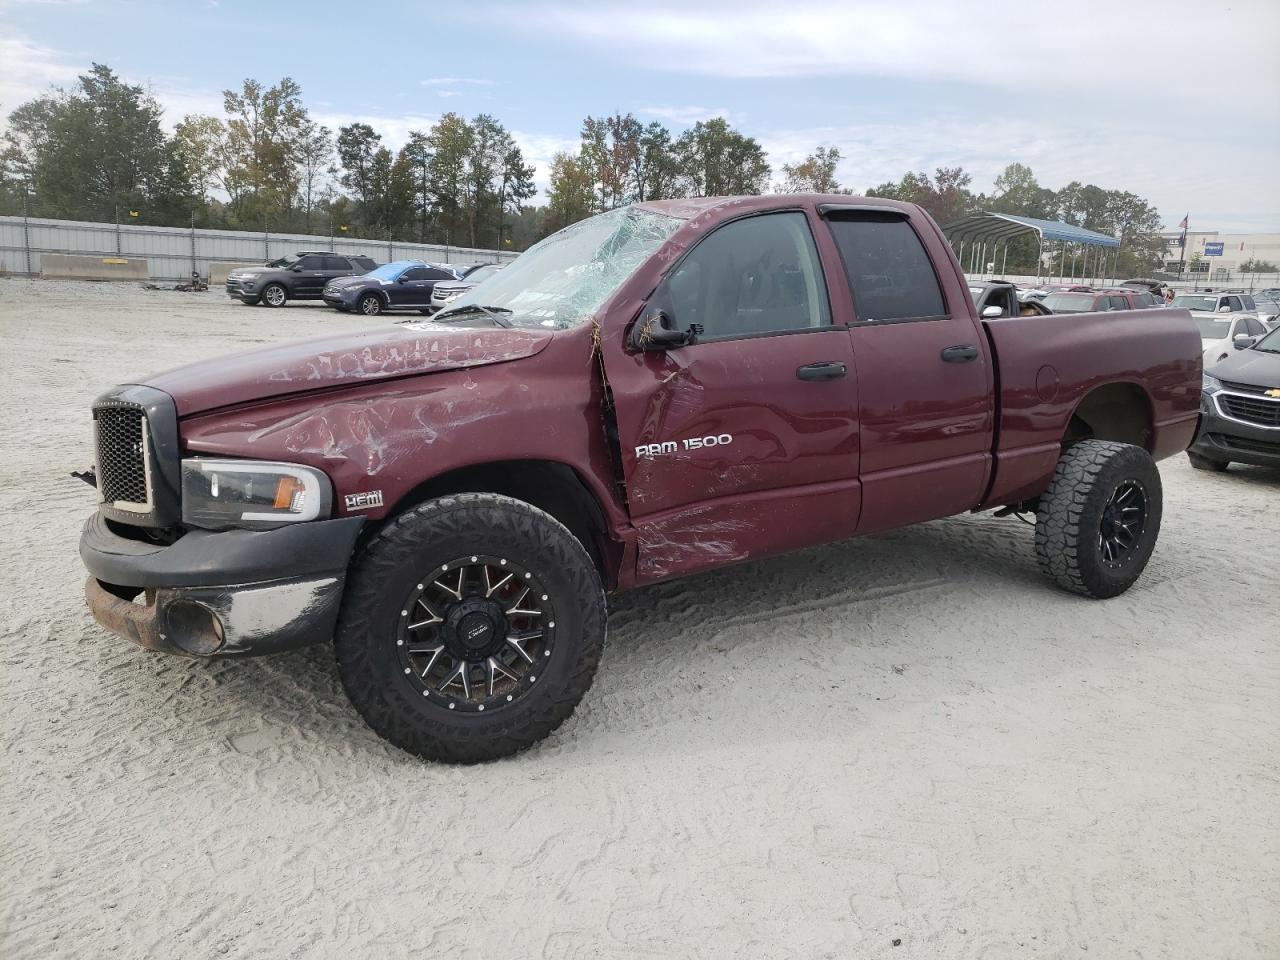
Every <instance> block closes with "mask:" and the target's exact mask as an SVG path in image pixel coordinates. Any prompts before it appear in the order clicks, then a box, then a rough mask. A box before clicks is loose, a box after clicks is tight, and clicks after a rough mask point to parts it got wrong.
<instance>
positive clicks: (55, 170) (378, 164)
mask: <svg viewBox="0 0 1280 960" xmlns="http://www.w3.org/2000/svg"><path fill="white" fill-rule="evenodd" d="M162 120H163V108H162V107H161V106H160V104H159V102H158V101H156V99H155V98H154V97H152V96H151V95H150V94H149V93H148V92H147V91H146V90H145V89H144V88H143V87H141V86H137V85H131V84H128V83H126V82H124V81H123V80H122V79H121V78H120V77H119V76H118V75H116V73H115V72H114V71H112V70H111V69H110V67H108V66H105V65H102V64H94V65H93V66H92V68H91V69H90V70H89V72H88V73H86V74H85V75H83V76H81V77H80V78H79V80H78V82H77V83H76V85H75V86H73V87H71V88H70V89H55V90H53V91H51V92H50V93H48V94H46V95H45V96H42V97H38V98H36V99H35V100H32V101H30V102H28V103H25V104H22V105H21V106H19V107H18V108H17V109H16V110H14V111H13V112H12V113H11V114H10V116H9V128H8V130H7V132H6V134H5V137H4V143H3V148H2V149H0V210H3V212H5V213H9V214H12V213H17V212H19V211H20V210H21V209H22V205H23V202H24V198H25V201H26V203H27V207H28V209H29V212H30V213H31V214H32V215H37V216H48V217H56V218H62V219H76V220H98V221H110V220H111V219H112V218H113V217H114V216H116V215H117V212H118V211H139V212H140V213H141V214H142V216H141V219H142V222H145V223H150V224H157V225H185V224H187V223H189V222H191V221H192V219H193V218H194V220H195V222H196V223H197V224H198V225H199V226H204V227H219V228H225V229H242V230H262V229H270V230H272V231H274V232H279V233H284V232H299V233H326V234H330V235H333V234H337V235H347V236H355V237H372V238H377V239H387V238H388V237H390V238H393V239H397V240H407V241H417V242H421V243H437V244H449V245H452V246H471V247H486V248H499V249H513V250H522V249H525V248H526V247H528V246H529V245H530V244H532V243H533V242H535V241H537V240H538V239H540V238H541V237H543V236H545V235H547V234H549V233H551V232H553V231H555V230H558V229H561V228H562V227H564V226H567V225H568V224H570V223H574V222H575V221H577V220H581V219H583V218H585V217H588V216H591V215H593V214H595V213H599V212H602V211H605V210H610V209H613V208H615V207H618V206H621V205H623V204H627V203H632V202H638V201H645V200H656V199H671V198H679V197H700V196H722V195H726V194H759V193H765V192H768V191H771V190H772V191H775V192H820V193H852V192H853V191H852V190H850V189H849V188H847V187H844V186H842V185H841V184H840V182H839V180H838V179H837V175H836V170H837V167H838V166H839V164H840V160H841V159H842V158H841V154H840V151H839V149H838V148H836V147H834V146H819V147H818V148H817V149H815V150H814V151H813V152H812V153H810V154H809V155H808V156H806V157H805V158H804V159H803V160H801V161H799V162H796V163H786V164H783V165H782V167H781V169H780V171H779V174H780V176H779V177H778V178H777V179H776V180H775V177H774V169H773V167H772V166H771V165H770V163H769V160H768V157H767V155H766V153H765V151H764V148H763V147H762V146H761V145H760V143H759V142H758V141H757V140H756V139H755V138H753V137H750V136H747V135H746V134H744V133H742V132H741V131H738V130H735V129H734V128H733V127H732V126H731V125H730V124H729V123H728V121H727V120H725V119H724V118H722V117H715V118H712V119H709V120H702V121H698V122H697V123H695V124H694V125H693V126H692V127H690V128H689V129H687V130H685V131H684V132H683V133H680V134H679V135H678V136H674V135H673V134H672V133H671V131H670V130H668V129H667V128H666V127H665V126H663V125H662V124H661V123H657V122H651V123H648V124H643V123H641V122H640V121H639V120H637V119H636V118H635V117H634V116H633V115H632V114H630V113H626V114H623V113H615V114H613V115H611V116H603V117H587V118H586V119H585V120H584V121H583V124H582V129H581V132H580V137H579V145H578V148H577V150H576V151H574V152H569V151H563V152H559V153H557V154H555V156H554V157H553V158H552V160H551V165H550V169H549V171H548V181H549V182H548V189H547V195H546V198H545V202H543V203H542V204H534V203H532V202H531V201H533V199H534V197H535V195H536V193H537V189H536V187H535V185H534V175H535V173H536V171H535V170H534V168H533V167H532V166H531V165H529V164H528V163H527V162H526V161H525V158H524V155H523V154H522V152H521V150H520V147H519V145H518V144H517V143H516V142H515V139H514V138H513V136H512V135H511V133H510V132H509V131H508V130H507V129H506V128H505V127H504V126H503V125H502V123H501V122H500V121H499V120H498V119H497V118H495V117H493V116H491V115H489V114H485V113H481V114H478V115H476V116H474V117H472V118H470V119H467V118H465V117H463V116H461V115H460V114H457V113H446V114H444V115H443V116H442V117H440V119H439V120H437V121H436V122H435V123H434V124H432V125H431V126H430V127H429V128H428V129H426V130H413V131H410V133H409V135H408V137H407V139H406V141H405V143H404V145H403V146H402V147H400V148H399V149H396V150H393V149H392V147H391V146H389V145H387V144H385V143H384V142H383V139H382V137H381V135H380V134H379V133H378V132H377V131H375V130H374V129H373V128H372V127H371V126H370V125H368V124H365V123H359V122H356V123H351V124H348V125H345V126H339V127H338V129H337V130H336V131H334V130H331V129H330V128H328V127H327V126H324V125H323V124H321V123H318V122H317V121H316V120H315V119H313V118H312V117H311V115H310V112H309V111H308V109H307V107H306V105H305V104H304V102H303V99H302V90H301V88H300V87H299V85H298V84H297V83H296V82H295V81H293V80H292V79H290V78H288V77H285V78H283V79H282V80H280V81H279V82H278V83H276V84H274V85H272V86H266V85H264V84H262V83H260V82H259V81H257V80H253V79H247V80H245V81H244V82H243V83H242V84H241V86H240V87H239V88H238V89H234V90H226V91H224V92H223V111H222V113H221V114H220V115H200V114H194V115H188V116H186V117H183V118H182V120H181V121H179V122H178V123H177V124H176V126H175V128H174V131H173V133H172V134H169V133H167V132H166V130H165V128H164V125H163V123H162ZM972 183H973V178H972V176H971V175H970V174H969V173H967V172H965V170H964V169H963V168H961V167H950V168H939V169H937V170H936V171H935V172H934V174H933V175H932V176H930V175H929V174H927V173H924V172H910V173H907V174H905V175H904V176H903V177H902V179H901V180H900V181H898V182H893V183H883V184H880V185H878V186H876V187H873V188H872V189H870V190H868V191H867V195H868V196H877V197H888V198H893V199H899V200H908V201H911V202H914V203H918V204H920V205H921V206H923V207H924V208H925V209H926V210H928V211H929V213H930V214H932V215H933V217H934V218H935V219H936V220H938V222H939V223H944V224H945V223H948V222H950V221H953V220H957V219H959V218H960V217H962V216H965V215H966V214H969V213H973V212H976V211H979V210H992V211H997V212H1004V213H1013V214H1021V215H1025V216H1032V217H1040V218H1043V219H1051V220H1065V221H1066V222H1068V223H1073V224H1077V225H1079V226H1083V227H1086V228H1088V229H1091V230H1097V231H1099V232H1101V233H1106V234H1109V235H1112V236H1117V237H1119V238H1120V240H1121V253H1120V257H1121V269H1120V272H1122V273H1138V272H1143V271H1146V270H1149V269H1150V268H1152V267H1155V266H1157V265H1158V264H1159V263H1160V262H1161V261H1162V260H1163V258H1164V252H1165V241H1164V240H1163V239H1161V238H1160V236H1159V230H1160V218H1159V215H1158V214H1157V212H1156V210H1155V209H1154V208H1153V207H1151V205H1150V204H1148V203H1147V202H1146V201H1145V200H1143V199H1142V198H1140V197H1138V196H1136V195H1135V194H1132V193H1129V192H1126V191H1118V190H1105V189H1103V188H1100V187H1097V186H1094V185H1092V184H1081V183H1079V182H1072V183H1069V184H1068V185H1067V186H1065V187H1063V188H1062V189H1061V190H1056V191H1055V190H1051V189H1049V188H1046V187H1042V186H1040V184H1039V183H1038V182H1037V181H1036V178H1035V176H1034V174H1033V173H1032V171H1031V170H1030V168H1028V167H1026V166H1024V165H1022V164H1019V163H1012V164H1010V165H1009V166H1008V167H1006V169H1005V170H1004V171H1003V172H1002V173H1001V174H1000V176H998V177H997V178H996V180H995V183H994V185H993V189H992V191H991V192H990V193H989V194H982V193H975V192H974V191H973V190H972ZM1035 252H1036V251H1035V245H1034V243H1033V242H1027V241H1023V242H1021V243H1018V244H1011V245H1010V248H1009V270H1010V271H1011V272H1015V269H1016V271H1017V272H1021V271H1023V270H1028V269H1029V270H1032V271H1033V270H1034V260H1035Z"/></svg>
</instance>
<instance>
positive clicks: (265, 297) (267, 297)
mask: <svg viewBox="0 0 1280 960" xmlns="http://www.w3.org/2000/svg"><path fill="white" fill-rule="evenodd" d="M272 290H279V291H280V293H281V297H280V300H279V302H278V303H272V302H271V291H272ZM259 299H261V301H262V305H263V306H264V307H283V306H284V305H285V303H287V302H288V300H289V291H288V290H286V289H285V288H284V284H281V283H268V284H267V285H266V286H265V287H263V288H262V295H261V297H260V298H259Z"/></svg>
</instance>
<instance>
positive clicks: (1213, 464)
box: [1187, 450, 1227, 473]
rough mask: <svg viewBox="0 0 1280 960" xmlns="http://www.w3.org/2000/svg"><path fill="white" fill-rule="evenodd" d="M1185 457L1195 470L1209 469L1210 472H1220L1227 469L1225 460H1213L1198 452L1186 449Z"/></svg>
mask: <svg viewBox="0 0 1280 960" xmlns="http://www.w3.org/2000/svg"><path fill="white" fill-rule="evenodd" d="M1187 459H1188V460H1190V461H1191V466H1192V467H1194V468H1195V469H1197V470H1209V471H1211V472H1212V473H1222V472H1223V471H1224V470H1226V469H1227V461H1225V460H1214V459H1213V458H1212V457H1205V456H1201V455H1200V454H1198V453H1192V452H1191V451H1190V450H1188V451H1187Z"/></svg>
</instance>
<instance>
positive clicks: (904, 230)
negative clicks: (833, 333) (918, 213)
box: [830, 215, 947, 320]
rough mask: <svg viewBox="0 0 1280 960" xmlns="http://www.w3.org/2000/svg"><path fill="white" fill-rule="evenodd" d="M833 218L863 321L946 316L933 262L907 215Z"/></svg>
mask: <svg viewBox="0 0 1280 960" xmlns="http://www.w3.org/2000/svg"><path fill="white" fill-rule="evenodd" d="M830 223H831V232H832V234H833V235H834V236H835V238H836V244H837V246H839V248H840V256H841V258H842V259H843V260H844V269H845V272H846V273H847V274H848V276H849V286H850V287H851V288H852V289H853V303H854V309H855V310H856V312H857V315H858V319H859V320H921V319H929V318H936V317H942V316H945V315H946V312H947V310H946V307H945V306H944V305H943V301H942V291H941V290H940V289H939V287H938V278H937V275H936V274H934V272H933V263H932V262H931V261H930V260H929V256H928V254H926V253H925V251H924V247H923V246H922V245H921V243H920V238H919V237H917V236H916V232H915V231H914V230H912V229H911V224H909V223H908V222H907V221H906V220H903V219H901V218H899V217H887V216H874V215H871V216H861V217H851V218H848V219H833V220H831V221H830Z"/></svg>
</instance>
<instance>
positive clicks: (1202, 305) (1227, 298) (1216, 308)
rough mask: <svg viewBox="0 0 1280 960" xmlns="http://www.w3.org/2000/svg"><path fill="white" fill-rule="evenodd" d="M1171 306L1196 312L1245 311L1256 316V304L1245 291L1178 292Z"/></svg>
mask: <svg viewBox="0 0 1280 960" xmlns="http://www.w3.org/2000/svg"><path fill="white" fill-rule="evenodd" d="M1170 306H1171V307H1183V308H1185V309H1187V310H1190V311H1191V312H1192V313H1193V314H1198V313H1215V314H1216V313H1247V314H1250V315H1251V316H1253V317H1254V318H1257V316H1258V305H1257V304H1256V303H1254V302H1253V297H1251V296H1249V294H1247V293H1225V292H1224V293H1180V294H1178V295H1177V296H1176V297H1174V298H1173V303H1171V304H1170Z"/></svg>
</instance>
